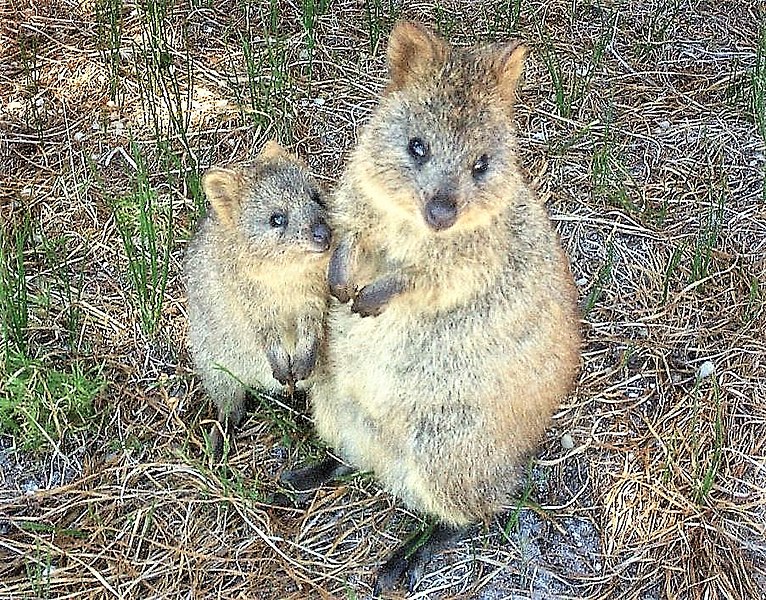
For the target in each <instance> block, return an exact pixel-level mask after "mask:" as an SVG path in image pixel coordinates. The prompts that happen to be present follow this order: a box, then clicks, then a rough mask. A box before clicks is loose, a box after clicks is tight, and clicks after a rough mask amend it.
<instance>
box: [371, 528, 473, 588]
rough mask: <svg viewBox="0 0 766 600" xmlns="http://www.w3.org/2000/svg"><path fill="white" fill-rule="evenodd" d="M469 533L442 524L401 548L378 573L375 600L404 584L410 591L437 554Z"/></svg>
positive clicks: (416, 536)
mask: <svg viewBox="0 0 766 600" xmlns="http://www.w3.org/2000/svg"><path fill="white" fill-rule="evenodd" d="M466 531H467V528H465V527H458V528H456V527H451V526H449V525H444V524H442V523H437V524H436V525H434V526H433V527H432V528H431V529H430V531H429V530H427V531H425V532H422V533H417V534H416V535H413V536H412V537H411V538H410V539H408V540H407V541H406V542H404V544H402V545H401V546H399V547H398V548H397V549H396V550H394V552H393V553H392V554H391V556H389V557H388V559H387V560H386V562H385V563H384V564H383V566H382V567H381V568H380V569H379V570H378V574H377V576H376V578H375V586H374V588H373V598H378V597H380V594H381V593H383V592H385V591H388V590H391V589H393V588H394V587H396V585H397V584H398V583H399V582H400V581H401V580H404V581H405V583H406V586H407V590H408V591H410V592H411V591H413V589H414V588H415V584H416V583H417V582H418V581H419V580H420V579H421V578H422V577H423V574H424V573H425V568H426V566H427V565H428V563H429V562H430V561H431V559H432V558H433V557H434V555H435V554H438V553H440V552H442V551H443V550H446V549H447V548H449V547H450V546H451V545H453V544H454V543H455V542H457V541H458V540H459V539H460V538H461V537H462V536H463V535H464V534H465V532H466Z"/></svg>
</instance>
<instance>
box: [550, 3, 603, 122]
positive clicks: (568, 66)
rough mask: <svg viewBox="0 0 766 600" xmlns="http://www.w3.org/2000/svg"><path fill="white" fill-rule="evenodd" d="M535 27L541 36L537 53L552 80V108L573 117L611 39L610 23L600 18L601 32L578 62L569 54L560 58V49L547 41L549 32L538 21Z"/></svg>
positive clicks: (561, 55)
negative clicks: (553, 104) (590, 48)
mask: <svg viewBox="0 0 766 600" xmlns="http://www.w3.org/2000/svg"><path fill="white" fill-rule="evenodd" d="M615 18H616V17H615ZM537 29H538V35H539V38H540V39H541V40H543V44H542V47H541V53H540V54H541V57H542V59H543V63H544V64H545V68H546V69H547V71H548V74H549V75H550V77H551V82H552V83H553V90H554V102H555V104H556V109H557V110H558V113H559V114H560V115H561V116H562V117H564V118H566V119H569V118H574V117H575V116H576V113H577V112H578V111H579V109H580V105H581V103H582V101H583V100H584V98H585V96H586V94H587V93H588V91H589V90H590V84H591V81H592V79H593V76H594V75H595V74H596V71H597V70H598V68H599V66H600V65H601V62H602V61H603V58H604V52H605V51H606V48H607V46H608V45H609V42H610V41H611V39H612V25H611V24H610V23H608V22H606V21H604V22H602V26H601V34H600V36H599V38H598V40H597V41H596V43H595V44H594V46H593V50H592V51H591V53H590V56H588V57H587V60H586V61H584V62H582V63H581V64H578V63H577V62H576V61H574V60H571V59H570V58H569V57H566V58H564V55H563V53H562V52H561V51H559V50H558V49H557V48H556V46H555V45H554V44H553V42H552V41H551V37H552V36H551V35H550V34H549V33H548V31H547V30H546V29H545V24H544V23H543V22H542V21H539V22H537Z"/></svg>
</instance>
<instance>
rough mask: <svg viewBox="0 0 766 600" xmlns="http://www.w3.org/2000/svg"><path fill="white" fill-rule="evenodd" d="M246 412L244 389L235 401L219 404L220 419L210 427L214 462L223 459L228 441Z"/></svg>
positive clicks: (230, 440)
mask: <svg viewBox="0 0 766 600" xmlns="http://www.w3.org/2000/svg"><path fill="white" fill-rule="evenodd" d="M244 414H245V398H244V391H243V392H242V394H240V395H237V397H235V399H234V400H233V401H230V402H224V403H222V404H221V405H220V406H219V409H218V420H217V422H215V423H213V425H212V426H211V427H210V455H211V456H212V458H213V462H216V463H219V462H221V461H222V460H223V451H224V447H225V446H226V442H227V441H228V442H229V443H231V442H232V441H233V439H234V429H235V428H236V427H237V425H239V424H240V422H241V421H242V417H243V416H244Z"/></svg>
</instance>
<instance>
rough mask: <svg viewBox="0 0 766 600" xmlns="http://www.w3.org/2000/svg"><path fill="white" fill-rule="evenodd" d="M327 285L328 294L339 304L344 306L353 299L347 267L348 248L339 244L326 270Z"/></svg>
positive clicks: (352, 289)
mask: <svg viewBox="0 0 766 600" xmlns="http://www.w3.org/2000/svg"><path fill="white" fill-rule="evenodd" d="M327 284H328V286H329V288H330V293H331V294H332V295H333V296H335V297H336V298H337V299H338V301H339V302H340V303H341V304H346V303H347V302H348V301H349V300H351V298H353V297H354V294H355V292H356V290H355V289H354V286H353V285H352V284H351V281H350V273H349V265H348V247H347V245H346V244H343V243H341V244H340V245H339V246H338V247H337V248H336V249H335V251H334V252H333V253H332V256H331V257H330V266H329V267H328V269H327Z"/></svg>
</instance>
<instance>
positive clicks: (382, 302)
mask: <svg viewBox="0 0 766 600" xmlns="http://www.w3.org/2000/svg"><path fill="white" fill-rule="evenodd" d="M388 300H389V298H382V297H381V296H380V294H378V293H376V292H375V290H374V289H371V288H370V286H365V287H363V288H362V289H361V290H359V293H358V294H357V295H356V298H354V302H353V304H352V305H351V312H353V313H356V314H358V315H359V316H360V317H377V316H378V315H380V313H382V312H383V310H384V309H385V308H386V305H387V304H388Z"/></svg>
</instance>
